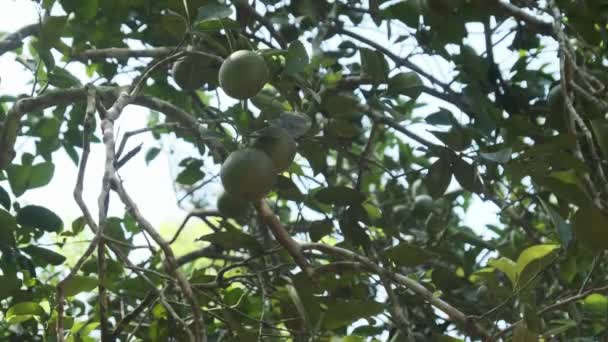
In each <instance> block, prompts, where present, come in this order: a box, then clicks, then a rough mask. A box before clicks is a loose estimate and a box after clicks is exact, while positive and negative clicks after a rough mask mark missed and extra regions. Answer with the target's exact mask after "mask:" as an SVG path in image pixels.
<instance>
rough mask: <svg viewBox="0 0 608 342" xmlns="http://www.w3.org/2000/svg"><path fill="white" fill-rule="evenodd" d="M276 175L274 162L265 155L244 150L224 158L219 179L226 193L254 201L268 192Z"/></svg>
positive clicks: (258, 151) (250, 149)
mask: <svg viewBox="0 0 608 342" xmlns="http://www.w3.org/2000/svg"><path fill="white" fill-rule="evenodd" d="M276 173H277V170H276V168H275V166H274V162H273V161H272V159H270V157H269V156H268V155H266V153H264V152H262V151H260V150H258V149H255V148H246V149H243V150H238V151H234V152H232V153H231V154H230V155H229V156H228V158H226V160H225V161H224V164H222V169H221V170H220V177H221V179H222V184H223V185H224V189H225V190H226V192H229V193H230V194H231V195H234V196H238V197H241V198H243V199H246V200H250V201H255V200H258V199H260V198H262V197H264V196H266V194H267V193H269V192H270V190H271V189H272V186H273V185H274V182H275V179H276Z"/></svg>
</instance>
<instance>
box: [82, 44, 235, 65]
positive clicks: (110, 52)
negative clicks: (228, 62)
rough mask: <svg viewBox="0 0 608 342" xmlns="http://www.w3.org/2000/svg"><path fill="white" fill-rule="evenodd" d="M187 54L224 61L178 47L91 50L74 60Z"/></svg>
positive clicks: (208, 54) (215, 56) (206, 53)
mask: <svg viewBox="0 0 608 342" xmlns="http://www.w3.org/2000/svg"><path fill="white" fill-rule="evenodd" d="M181 51H183V52H185V53H187V54H191V55H201V56H205V57H209V58H211V59H215V60H216V61H217V62H219V63H221V62H223V61H224V59H223V58H222V57H220V56H217V55H214V54H211V53H208V52H205V51H200V50H190V49H188V48H187V47H183V48H178V47H176V46H163V47H156V48H148V49H131V48H117V47H116V48H106V49H90V50H84V51H81V52H77V53H75V54H73V55H72V58H73V59H75V60H79V61H87V60H91V61H100V60H101V61H103V60H105V59H108V58H116V59H129V58H163V57H167V56H169V55H171V54H172V53H175V52H181Z"/></svg>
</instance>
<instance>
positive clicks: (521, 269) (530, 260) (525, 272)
mask: <svg viewBox="0 0 608 342" xmlns="http://www.w3.org/2000/svg"><path fill="white" fill-rule="evenodd" d="M556 249H559V245H535V246H532V247H528V248H526V249H525V250H524V251H523V252H521V254H520V255H519V257H518V258H517V282H518V284H519V285H525V283H526V282H527V281H528V280H529V279H530V278H531V277H533V276H535V275H536V274H537V273H538V272H540V271H541V270H542V269H543V268H544V267H545V266H546V263H544V262H543V261H546V260H550V258H547V257H548V256H550V255H551V254H552V253H553V252H554V251H555V250H556Z"/></svg>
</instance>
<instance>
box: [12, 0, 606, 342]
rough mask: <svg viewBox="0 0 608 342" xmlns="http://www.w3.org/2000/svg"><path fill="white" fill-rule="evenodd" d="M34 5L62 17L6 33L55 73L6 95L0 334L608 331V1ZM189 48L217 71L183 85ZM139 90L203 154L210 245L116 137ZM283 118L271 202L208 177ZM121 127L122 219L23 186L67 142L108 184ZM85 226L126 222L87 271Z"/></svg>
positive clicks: (406, 335)
mask: <svg viewBox="0 0 608 342" xmlns="http://www.w3.org/2000/svg"><path fill="white" fill-rule="evenodd" d="M37 3H38V6H39V7H40V10H41V13H43V16H42V18H41V21H40V22H39V23H35V24H33V25H29V26H25V27H24V28H23V29H21V30H20V31H19V32H15V33H9V34H7V35H4V36H3V37H2V38H0V54H4V53H6V54H8V55H10V56H13V57H15V62H14V63H21V64H22V65H23V66H24V67H26V68H28V69H29V70H30V71H31V72H32V75H33V79H34V81H33V84H32V89H33V90H32V94H23V95H19V96H14V95H15V94H0V122H1V123H2V126H0V128H1V129H0V206H1V208H0V270H1V272H0V289H1V291H0V312H2V314H1V315H0V317H1V319H2V320H1V321H0V340H3V341H4V340H10V341H26V340H27V341H42V340H45V341H63V340H68V341H91V340H96V339H102V340H105V341H112V340H121V341H127V340H129V338H131V339H130V340H131V341H132V340H133V338H136V339H137V340H141V341H144V340H145V341H168V340H179V341H182V340H184V341H187V340H192V341H282V340H291V341H309V340H311V341H363V340H392V341H431V340H434V341H452V340H454V341H458V340H459V339H465V338H468V339H470V340H489V341H491V340H500V339H512V340H513V341H537V340H539V339H540V338H541V336H542V337H544V338H545V340H553V339H554V340H569V341H575V340H577V341H591V340H604V339H606V338H608V329H607V326H606V324H605V322H606V318H607V315H608V298H607V297H606V292H608V286H606V285H605V278H606V276H605V275H606V273H604V272H606V271H607V270H608V265H606V262H605V260H604V259H605V258H604V256H605V249H606V248H608V230H607V227H608V182H607V179H606V172H607V171H608V167H606V162H605V161H606V160H607V157H608V156H607V155H606V152H607V151H608V145H607V141H608V140H607V139H608V129H607V128H606V127H608V121H607V120H606V117H605V116H604V114H605V113H606V112H607V111H608V103H607V102H606V100H605V99H606V85H607V84H606V80H607V79H608V78H607V77H606V71H607V70H606V67H605V65H606V64H607V63H606V53H607V50H606V49H605V47H606V44H608V32H607V29H606V28H607V27H608V26H607V18H608V4H607V3H606V1H592V0H579V1H570V0H556V1H553V0H548V1H523V0H518V1H516V0H513V1H510V2H507V1H481V0H470V1H465V0H399V1H385V0H369V1H357V0H336V1H326V0H291V1H278V0H255V1H247V0H231V1H228V0H227V1H215V0H184V1H179V0H130V1H118V0H105V1H98V0H94V1H93V0H89V1H78V0H43V1H37ZM554 23H555V24H554ZM384 41H386V42H387V43H388V44H384V43H383V42H384ZM22 43H23V44H24V45H23V46H22ZM237 50H254V51H256V52H257V53H258V54H259V56H262V57H263V58H264V61H265V63H266V65H267V66H268V71H269V81H268V83H267V84H266V86H265V88H264V89H263V90H262V91H261V92H259V93H258V94H257V95H255V96H254V97H252V98H251V99H247V100H243V101H240V102H238V103H235V101H231V100H229V99H228V98H227V97H226V96H225V95H223V92H222V91H221V88H220V87H219V82H218V80H217V73H218V70H219V68H220V66H221V62H222V61H223V60H224V59H225V58H227V57H228V56H229V55H230V54H231V53H232V52H233V51H237ZM186 56H188V57H189V58H193V56H196V57H197V58H199V59H202V60H204V63H203V62H201V65H200V68H195V69H197V70H198V72H201V73H202V75H204V77H201V79H204V85H203V86H202V87H199V88H198V89H194V90H188V91H186V90H182V89H181V88H180V87H178V86H177V84H176V83H175V81H174V80H173V76H172V73H171V69H172V65H173V64H174V63H179V62H180V61H183V60H184V57H186ZM74 65H78V66H79V67H83V68H85V69H86V72H87V74H88V77H89V78H88V79H80V78H78V77H76V76H74V75H73V74H72V72H71V71H70V70H71V68H72V67H73V66H74ZM435 65H439V66H440V67H441V68H443V69H444V71H447V72H438V71H437V68H436V67H435ZM187 71H189V72H192V71H191V70H187ZM194 72H196V70H195V71H194ZM125 76H127V77H129V79H130V83H128V84H126V88H125V87H119V80H124V77H125ZM182 76H184V77H186V78H187V77H188V76H191V75H189V73H185V74H184V75H182ZM241 77H244V78H246V77H247V72H243V74H242V75H241ZM196 81H197V82H198V81H199V79H198V78H197V79H196ZM85 84H86V85H85ZM120 85H123V86H124V85H125V84H124V83H123V82H122V81H121V83H120ZM186 88H188V87H186ZM551 89H553V91H551V92H550V90H551ZM209 99H211V100H209ZM220 100H221V101H220ZM127 105H140V106H143V107H147V108H149V109H150V110H152V112H151V114H150V119H149V123H150V124H149V127H147V128H145V129H144V131H146V132H152V134H153V135H154V137H155V138H156V139H161V138H162V137H164V136H169V135H172V136H176V137H177V138H179V139H180V140H183V141H185V142H187V143H189V144H191V145H192V146H194V147H195V148H196V149H197V150H198V151H199V152H200V153H199V154H198V155H192V156H189V157H188V158H186V159H184V160H182V161H181V162H180V163H179V167H180V170H181V171H180V172H179V174H178V175H176V179H175V180H174V181H175V183H176V188H177V189H178V191H179V192H180V193H186V194H188V195H187V199H188V200H189V201H190V202H191V203H192V204H193V205H194V206H197V207H196V208H195V209H194V210H193V211H192V212H191V213H190V214H189V215H188V216H187V218H186V221H187V220H188V219H190V218H192V217H199V218H202V219H203V220H204V222H206V224H207V225H209V227H210V228H212V229H213V232H212V233H210V234H206V235H204V236H201V237H200V240H201V241H204V242H206V243H207V244H208V245H207V246H206V247H205V248H203V249H201V250H198V251H195V252H192V253H188V254H186V255H183V256H180V257H178V258H176V257H175V256H174V254H175V253H174V251H173V249H172V248H171V246H172V243H173V242H174V240H175V239H173V240H172V241H165V240H163V239H162V238H161V237H160V235H159V234H158V233H157V232H156V229H155V227H153V226H152V225H151V224H150V223H149V222H148V221H147V220H145V213H141V212H139V209H138V208H137V203H134V202H133V200H132V199H131V197H130V196H129V194H128V193H127V191H126V190H125V189H124V188H123V187H122V183H121V180H120V179H119V178H118V176H117V173H118V174H119V173H120V168H122V167H125V168H127V167H129V160H131V159H132V158H141V157H142V156H140V155H139V154H140V149H141V147H140V148H137V149H135V150H132V151H127V152H125V151H123V148H122V145H121V144H120V145H119V144H116V139H115V137H114V135H115V131H116V129H115V127H114V123H115V122H120V120H121V119H122V118H121V117H120V113H121V110H122V108H124V107H125V106H127ZM159 113H160V114H159ZM269 125H271V126H280V127H283V128H285V129H286V130H287V131H288V132H289V133H290V134H291V135H292V136H293V137H294V138H296V140H297V144H298V147H297V156H296V159H295V161H294V162H293V163H292V164H291V165H290V166H289V168H288V169H287V170H286V171H285V172H283V173H282V174H281V175H279V176H278V177H277V179H276V181H275V182H274V184H273V190H272V192H270V194H269V195H268V196H267V197H266V199H265V201H256V202H254V203H253V204H254V206H255V208H256V211H257V212H256V213H252V214H250V215H249V216H247V217H246V218H239V220H238V221H235V220H232V219H229V218H222V217H221V214H220V213H218V212H217V211H216V210H215V209H214V208H213V207H212V206H213V205H214V204H212V205H210V206H207V205H206V204H205V203H206V202H205V201H201V196H202V194H203V193H205V191H206V190H205V189H206V187H207V186H208V185H209V184H212V183H215V184H217V183H218V182H219V179H218V177H217V175H218V174H219V167H220V165H221V164H222V162H223V161H224V160H225V159H226V158H227V156H228V155H229V154H230V153H232V152H234V151H236V150H238V149H242V148H243V146H246V145H247V146H249V145H250V143H251V140H253V139H252V138H253V137H254V136H255V134H253V133H254V132H256V131H259V130H260V129H262V128H264V127H268V126H269ZM135 134H137V133H136V132H129V133H127V134H124V135H122V136H121V138H122V139H127V138H128V137H131V138H132V139H137V136H136V135H135ZM25 139H28V140H29V141H35V146H33V147H32V148H31V149H26V150H21V149H19V148H18V147H19V142H20V141H24V140H25ZM121 141H122V140H121ZM102 143H103V144H104V145H105V146H106V152H107V160H106V165H105V166H104V168H105V169H104V170H105V175H104V178H103V180H93V181H95V182H98V184H99V185H101V186H102V187H101V188H102V191H101V193H100V205H101V208H100V211H101V213H100V215H99V218H94V217H92V216H91V214H90V213H89V211H88V209H87V205H91V204H87V203H83V202H79V205H80V206H81V208H82V209H83V216H82V217H80V218H79V219H77V220H75V221H74V222H72V223H71V224H70V223H69V222H63V221H62V219H61V218H60V216H59V215H58V214H60V213H53V212H52V211H50V210H49V209H47V208H46V207H45V204H44V203H36V204H35V205H32V204H30V205H25V204H22V200H21V198H22V197H21V196H22V195H23V194H25V193H27V192H28V191H29V190H31V189H35V188H44V187H45V186H46V185H47V184H48V183H49V181H50V180H51V179H52V178H53V176H54V175H55V174H57V173H59V172H61V169H62V167H63V166H61V165H56V164H55V163H54V158H53V156H54V153H55V152H57V151H60V150H63V151H65V152H66V153H67V154H68V155H69V156H70V157H71V158H72V160H73V161H74V163H75V164H76V165H79V167H80V170H81V175H82V176H83V177H84V178H85V179H87V165H86V161H87V156H88V152H89V144H102ZM116 145H119V146H121V147H118V148H116ZM146 148H147V147H146ZM15 149H17V151H15ZM159 152H160V150H159V149H158V147H151V148H149V149H148V150H147V151H145V156H144V158H145V159H146V161H147V162H150V161H151V160H153V159H154V158H156V156H157V155H158V154H159ZM141 154H144V153H141ZM210 165H212V166H210ZM60 166H61V167H60ZM89 167H94V166H91V165H89ZM245 171H247V170H245ZM246 176H247V172H242V170H241V172H240V174H239V176H238V177H237V178H238V180H239V181H241V180H243V179H242V178H243V177H246ZM81 181H82V179H81V178H79V186H78V187H77V188H76V191H75V197H76V199H77V201H78V200H79V199H81V198H82V197H81V192H82V190H83V189H82V185H83V183H82V182H81ZM86 183H87V184H89V182H88V181H87V182H86ZM268 183H271V182H268ZM263 185H264V187H266V184H263ZM95 189H98V188H97V187H96V188H95ZM263 190H264V191H263V192H266V189H263ZM110 192H114V193H116V194H117V195H118V196H116V197H114V196H112V197H109V193H110ZM59 195H60V194H52V195H50V196H49V198H48V200H49V201H51V200H61V201H71V200H72V199H71V198H68V197H67V196H65V195H64V194H61V196H63V197H65V198H57V197H58V196H59ZM51 196H52V199H51ZM79 196H80V197H79ZM420 196H425V197H424V201H425V203H424V210H422V209H420V208H419V209H416V210H415V207H414V205H415V203H416V201H415V200H416V198H419V199H420V198H421V197H420ZM429 196H430V197H429ZM254 197H255V196H254ZM110 199H111V200H112V201H115V200H120V201H121V202H122V203H124V204H125V207H126V208H127V209H128V210H126V212H125V214H124V216H123V217H107V213H105V212H104V205H105V206H107V201H109V200H110ZM479 200H480V201H479ZM473 201H478V202H485V203H488V204H492V205H494V206H495V207H496V208H498V209H499V214H498V215H497V217H496V222H495V224H492V225H488V226H487V227H486V228H487V230H485V231H479V230H473V229H471V228H470V227H467V226H466V225H465V224H464V221H463V217H462V215H461V213H463V212H464V211H466V210H467V209H468V208H469V206H470V205H471V203H472V202H473ZM104 203H105V204H104ZM267 203H269V204H270V205H268V204H267ZM271 208H272V210H271ZM472 208H475V206H473V207H472ZM184 223H185V222H184ZM85 231H86V232H89V231H91V232H98V231H102V232H103V233H99V234H97V233H95V234H89V235H84V236H89V237H92V238H91V243H90V245H89V247H88V249H87V250H86V251H85V252H83V254H82V257H81V258H80V259H79V260H78V261H77V262H76V263H75V264H73V265H67V264H66V258H65V256H64V255H63V252H62V249H60V248H56V247H68V248H69V246H70V245H71V244H73V243H75V242H76V241H78V240H80V239H82V237H83V234H84V232H85ZM179 232H181V229H180V230H179V231H178V234H179ZM144 235H145V236H146V238H148V239H149V240H150V241H153V242H154V243H155V246H154V247H153V248H150V250H149V251H148V252H147V253H144V254H141V252H138V250H137V249H136V248H135V247H134V245H133V242H134V241H135V240H138V239H141V238H142V237H143V236H144ZM49 241H51V242H55V245H56V247H53V246H49V244H48V242H49ZM142 255H143V256H145V257H144V258H143V260H141V259H142ZM135 259H137V260H140V261H138V263H137V264H134V261H132V260H135ZM200 259H202V260H205V261H207V262H206V263H195V264H194V263H193V261H195V260H200ZM193 265H196V266H193ZM439 311H441V312H442V313H441V314H440V313H439Z"/></svg>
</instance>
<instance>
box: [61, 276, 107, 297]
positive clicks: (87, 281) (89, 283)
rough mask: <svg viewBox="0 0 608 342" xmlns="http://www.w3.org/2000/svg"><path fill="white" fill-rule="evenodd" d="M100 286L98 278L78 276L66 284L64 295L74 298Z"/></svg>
mask: <svg viewBox="0 0 608 342" xmlns="http://www.w3.org/2000/svg"><path fill="white" fill-rule="evenodd" d="M98 285H99V280H98V279H97V278H94V277H87V276H82V275H78V274H76V275H74V276H72V277H71V278H70V279H68V281H66V282H65V283H64V287H63V293H64V295H65V296H66V297H73V296H75V295H77V294H79V293H81V292H88V291H92V290H93V289H94V288H96V287H97V286H98Z"/></svg>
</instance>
